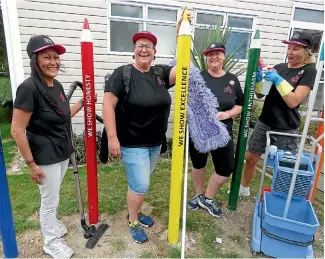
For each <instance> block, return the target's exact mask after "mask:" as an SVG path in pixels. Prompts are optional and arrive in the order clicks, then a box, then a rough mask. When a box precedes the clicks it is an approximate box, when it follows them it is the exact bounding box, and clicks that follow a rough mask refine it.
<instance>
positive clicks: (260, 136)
mask: <svg viewBox="0 0 325 259" xmlns="http://www.w3.org/2000/svg"><path fill="white" fill-rule="evenodd" d="M267 131H278V132H284V133H293V134H298V133H299V131H298V129H295V130H278V129H272V128H271V127H270V126H268V125H266V124H264V123H263V122H261V121H257V123H256V125H255V128H254V130H253V133H252V135H251V137H250V139H249V141H248V151H249V152H251V153H258V154H263V153H264V152H265V147H266V132H267ZM270 139H271V145H275V146H277V148H278V149H279V150H283V151H289V152H291V153H292V154H296V153H297V151H298V143H299V138H296V137H289V136H280V135H270Z"/></svg>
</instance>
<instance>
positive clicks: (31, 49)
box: [27, 35, 66, 58]
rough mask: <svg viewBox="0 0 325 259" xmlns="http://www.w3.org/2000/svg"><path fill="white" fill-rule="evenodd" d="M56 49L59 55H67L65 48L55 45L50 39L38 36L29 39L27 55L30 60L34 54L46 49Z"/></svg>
mask: <svg viewBox="0 0 325 259" xmlns="http://www.w3.org/2000/svg"><path fill="white" fill-rule="evenodd" d="M48 48H54V49H56V51H57V52H58V54H59V55H61V54H64V53H65V51H66V50H65V47H63V46H61V45H59V44H55V43H54V42H53V41H52V40H51V39H50V38H49V37H47V36H45V35H36V36H33V37H31V38H30V39H29V42H28V44H27V54H28V56H29V58H31V57H32V55H33V53H37V52H40V51H42V50H44V49H48Z"/></svg>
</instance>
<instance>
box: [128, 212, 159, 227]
mask: <svg viewBox="0 0 325 259" xmlns="http://www.w3.org/2000/svg"><path fill="white" fill-rule="evenodd" d="M127 219H128V220H129V214H128V215H127ZM138 220H139V223H140V225H141V226H142V227H144V228H149V227H151V226H152V225H153V223H154V221H153V219H152V217H151V216H147V215H144V214H143V213H142V212H141V211H139V213H138Z"/></svg>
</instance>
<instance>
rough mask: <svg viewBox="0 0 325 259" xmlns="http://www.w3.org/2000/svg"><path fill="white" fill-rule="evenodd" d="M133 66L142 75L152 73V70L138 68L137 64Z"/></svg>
mask: <svg viewBox="0 0 325 259" xmlns="http://www.w3.org/2000/svg"><path fill="white" fill-rule="evenodd" d="M133 66H134V67H135V68H136V69H137V70H139V71H140V72H142V73H146V72H149V71H150V68H149V69H143V68H141V67H138V66H137V65H136V64H135V63H134V64H133Z"/></svg>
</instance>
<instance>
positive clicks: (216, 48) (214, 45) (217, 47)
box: [203, 42, 226, 56]
mask: <svg viewBox="0 0 325 259" xmlns="http://www.w3.org/2000/svg"><path fill="white" fill-rule="evenodd" d="M213 51H221V52H223V53H225V52H226V48H225V45H224V44H223V43H218V42H215V43H212V44H211V45H210V46H209V47H208V48H207V49H206V50H205V51H203V55H204V56H206V55H208V54H209V53H210V52H213Z"/></svg>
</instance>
